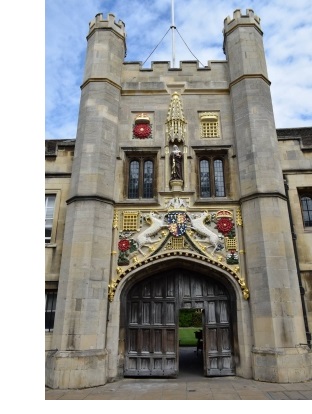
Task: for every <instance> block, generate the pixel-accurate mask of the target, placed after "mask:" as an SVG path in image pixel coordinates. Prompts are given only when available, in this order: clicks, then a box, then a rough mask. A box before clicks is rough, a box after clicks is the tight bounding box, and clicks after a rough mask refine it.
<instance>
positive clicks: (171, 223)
mask: <svg viewBox="0 0 312 414" xmlns="http://www.w3.org/2000/svg"><path fill="white" fill-rule="evenodd" d="M187 220H188V217H187V214H186V213H185V212H182V211H170V212H169V213H168V214H167V223H168V229H169V231H170V233H171V234H172V235H173V236H176V237H179V236H182V235H183V234H184V233H185V232H186V223H187Z"/></svg>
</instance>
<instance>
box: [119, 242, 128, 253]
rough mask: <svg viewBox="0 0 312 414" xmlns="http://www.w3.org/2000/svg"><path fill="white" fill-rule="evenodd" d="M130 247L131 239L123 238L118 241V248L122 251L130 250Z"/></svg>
mask: <svg viewBox="0 0 312 414" xmlns="http://www.w3.org/2000/svg"><path fill="white" fill-rule="evenodd" d="M129 248H130V243H129V240H127V239H122V240H120V242H119V243H118V249H119V250H120V251H122V252H125V251H127V250H129Z"/></svg>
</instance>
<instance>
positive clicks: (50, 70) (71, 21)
mask: <svg viewBox="0 0 312 414" xmlns="http://www.w3.org/2000/svg"><path fill="white" fill-rule="evenodd" d="M174 4H175V25H176V27H177V30H178V32H175V42H176V53H175V58H176V59H175V60H176V66H178V65H179V61H181V60H195V58H194V55H195V56H196V58H197V59H198V60H199V61H200V62H201V63H202V64H204V65H207V63H208V61H209V60H225V55H224V54H223V50H222V43H223V35H222V30H223V21H224V19H225V18H226V17H227V16H228V15H229V16H230V17H232V16H233V12H234V10H236V9H241V10H242V12H243V13H245V11H246V9H249V8H251V9H253V10H254V12H255V13H256V14H257V15H258V16H259V17H260V18H261V27H262V30H263V32H264V46H265V51H266V57H267V66H268V74H269V79H270V81H271V82H272V85H271V92H272V99H273V108H274V114H275V121H276V127H277V128H287V127H302V126H311V125H312V99H311V98H312V96H311V91H312V83H311V74H310V73H311V64H312V42H311V38H312V25H311V24H310V16H311V15H312V2H311V1H310V0H297V1H296V2H290V1H288V2H285V0H272V1H266V0H258V1H256V0H249V1H245V0H241V1H231V0H210V1H203V0H175V1H174ZM97 13H102V14H103V17H104V18H106V17H107V14H108V13H113V14H114V15H115V18H116V21H118V20H122V21H124V22H125V25H126V32H127V57H126V61H141V62H144V61H145V60H146V59H147V57H148V56H149V55H150V53H151V52H152V51H153V49H154V48H155V47H156V45H157V44H158V43H159V42H160V40H161V39H162V38H163V36H164V35H165V33H166V32H167V30H168V29H169V28H170V26H171V0H152V1H147V0H127V1H124V0H116V1H113V0H111V1H97V0H88V1H87V2H86V1H85V0H66V1H64V0H53V1H49V2H46V67H45V69H46V80H45V82H46V138H75V136H76V128H77V121H78V109H79V100H80V85H81V82H82V77H83V69H84V58H85V52H86V46H87V42H86V35H87V33H88V24H89V21H91V20H92V19H93V18H94V17H95V15H96V14H97ZM179 34H180V35H181V36H182V38H183V40H184V42H186V44H187V46H188V47H189V48H190V50H191V52H192V53H191V52H190V51H189V50H188V49H187V47H186V46H185V44H184V42H183V40H181V38H180V35H179ZM171 40H172V32H171V30H169V32H168V33H167V35H166V36H165V38H164V39H163V40H162V42H161V43H160V45H159V46H158V47H157V49H156V50H155V51H154V53H153V54H152V56H151V57H150V58H149V59H148V61H147V62H146V64H145V65H144V67H150V64H151V61H157V60H166V61H171V55H172V50H171V49H172V45H171Z"/></svg>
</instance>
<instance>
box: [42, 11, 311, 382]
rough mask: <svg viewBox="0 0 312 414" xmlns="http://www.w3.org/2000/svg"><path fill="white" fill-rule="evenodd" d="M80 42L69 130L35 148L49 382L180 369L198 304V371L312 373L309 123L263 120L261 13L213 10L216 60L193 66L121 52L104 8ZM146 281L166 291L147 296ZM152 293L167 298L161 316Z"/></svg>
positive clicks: (120, 32)
mask: <svg viewBox="0 0 312 414" xmlns="http://www.w3.org/2000/svg"><path fill="white" fill-rule="evenodd" d="M87 41H88V47H87V56H86V64H85V73H84V79H83V83H82V87H81V102H80V112H79V120H78V129H77V138H76V140H56V141H51V140H50V141H47V143H46V149H47V150H46V191H47V194H53V195H55V196H56V197H55V205H54V216H53V227H52V234H51V239H50V240H49V242H48V243H46V286H47V289H48V290H53V289H54V290H55V291H56V290H57V305H56V311H55V321H54V327H53V329H51V331H50V332H47V333H46V385H47V386H50V387H53V388H80V387H89V386H96V385H102V384H105V383H106V382H108V381H112V380H114V379H116V378H118V377H120V376H122V375H123V374H124V372H130V374H129V375H152V373H155V372H157V375H166V373H167V372H170V373H174V375H178V371H177V365H178V363H177V361H178V357H177V352H178V339H177V338H178V337H177V315H178V310H179V308H181V307H185V308H196V309H201V311H202V312H203V314H205V315H208V316H207V320H206V322H205V324H204V332H205V335H206V336H205V338H206V339H205V346H204V351H205V357H204V358H205V361H206V362H205V364H204V365H205V366H204V372H205V375H208V376H209V375H213V373H214V375H216V372H219V373H220V375H230V374H233V373H234V374H236V375H239V376H242V377H245V378H254V379H256V380H261V381H271V382H299V381H304V380H307V379H311V377H312V353H311V334H310V332H311V326H312V247H311V245H312V227H310V226H304V224H303V219H302V213H301V202H300V195H301V194H306V193H307V194H311V193H312V178H311V172H312V145H311V136H312V128H300V129H287V130H277V131H276V128H275V124H274V115H273V108H272V102H271V94H270V81H269V79H268V74H267V69H266V61H265V55H264V49H263V42H262V31H261V26H260V19H259V18H258V17H257V16H256V15H255V14H254V12H253V11H252V10H247V12H246V14H242V13H241V11H240V10H236V11H235V12H234V15H233V18H232V19H230V18H227V19H225V21H224V51H225V55H226V60H224V61H212V62H209V65H208V66H207V67H205V68H199V67H198V63H197V62H193V61H186V62H181V63H180V67H179V68H170V65H169V63H168V62H154V63H153V64H152V68H151V69H142V67H141V64H140V63H139V62H124V56H125V47H126V44H125V29H124V23H123V22H121V21H119V22H118V23H116V22H115V17H114V15H112V14H110V15H108V19H107V20H105V19H103V16H102V15H101V14H98V15H97V16H96V17H95V19H94V21H92V22H91V23H90V27H89V34H88V36H87ZM73 152H74V155H73ZM179 269H183V271H180V270H179ZM166 272H169V273H170V272H173V273H174V272H178V273H179V272H180V273H179V274H180V276H177V273H175V274H174V276H172V277H171V276H170V277H169V276H168V278H167V279H165V276H166V275H167V273H166ZM185 272H186V273H185ZM194 272H195V273H194ZM173 273H172V274H173ZM193 273H194V276H192V275H193ZM170 274H171V273H170ZM181 275H182V276H181ZM189 275H190V276H189ZM160 276H161V277H160ZM158 277H159V284H160V288H161V289H162V292H163V291H165V290H166V294H163V293H162V295H163V296H161V295H160V296H157V295H158V294H157V293H155V292H154V291H153V292H154V293H153V294H152V293H150V292H149V293H146V296H144V295H145V293H144V289H147V288H146V286H147V285H145V284H146V283H147V282H148V281H151V283H152V282H153V286H154V287H153V289H154V290H155V289H156V287H157V283H156V282H155V281H157V278H158ZM166 277H167V276H166ZM188 278H189V279H188ZM162 280H167V282H166V283H167V285H168V286H169V282H170V283H171V281H172V283H173V285H174V284H175V283H176V285H174V286H175V287H173V288H172V290H170V289H169V287H168V286H167V285H166V286H167V287H164V286H163V285H162V283H164V282H161V281H162ZM182 280H183V282H181V281H182ZM186 280H190V282H189V281H187V282H186ZM198 281H200V282H198ZM201 281H203V283H202V282H201ZM206 282H207V283H208V282H209V283H210V282H211V285H210V284H209V283H208V284H207V283H206ZM144 283H145V284H144ZM188 283H190V285H189V286H191V287H190V292H191V293H189V294H187V293H186V291H187V288H186V286H188ZM196 284H197V285H196ZM193 285H194V286H195V285H196V286H197V288H196V289H197V290H196V289H195V288H194V289H195V290H194V289H193V287H192V286H193ZM155 286H156V287H155ZM177 286H179V287H177ZM181 286H182V287H181ZM207 286H208V287H207ZM211 286H212V287H211ZM135 289H139V290H140V289H141V290H140V292H143V293H142V298H143V299H142V300H141V299H140V300H139V299H138V302H137V303H140V305H139V306H142V310H140V311H137V310H135V306H137V305H136V304H135V303H136V302H135V300H136V299H133V298H135V297H136V296H135V294H134V293H133V292H135ZM192 289H193V290H192ZM201 289H202V290H201ZM203 289H204V290H205V289H208V291H209V289H212V290H213V289H214V292H217V290H218V289H221V290H222V292H223V293H222V294H221V293H220V292H221V290H220V292H219V294H217V293H211V292H210V293H209V292H208V293H207V292H206V291H205V292H206V293H203V292H204V291H203ZM156 290H157V289H156ZM181 291H183V292H184V293H183V294H182V293H181ZM131 295H132V296H131ZM181 295H182V296H181ZM218 295H219V296H218ZM222 295H224V299H222V300H221V299H220V301H219V297H221V296H222ZM178 297H179V298H180V299H178ZM140 298H141V297H140ZM144 298H146V299H144ZM187 298H189V299H187ZM209 298H210V299H209ZM222 298H223V296H222ZM179 300H180V302H179ZM218 301H219V302H218ZM226 301H227V302H226ZM155 303H159V304H161V306H162V309H167V311H164V310H162V311H161V312H162V313H161V318H160V319H159V321H160V322H157V321H156V319H157V306H156V305H155ZM217 303H218V305H216V304H217ZM225 303H226V305H225ZM144 304H148V305H146V308H145V307H144V306H145V305H144ZM169 305H170V306H169ZM171 305H172V307H171ZM219 305H220V309H221V311H220V312H219V311H218V312H217V311H216V313H213V312H214V311H213V310H212V309H213V308H214V306H219ZM127 306H129V307H127ZM154 306H156V307H154ZM166 306H168V308H166ZM169 308H170V309H174V311H171V310H170V311H169V310H168V309H169ZM225 308H226V309H227V310H224V309H225ZM140 309H141V308H140ZM147 309H149V310H147ZM150 309H152V310H150ZM155 309H156V310H155ZM218 309H219V308H218ZM222 309H223V311H222ZM129 312H130V313H131V312H133V315H134V316H133V320H131V318H132V316H129ZM170 312H172V320H170V321H169V319H170V317H169V316H168V315H169V314H170ZM210 312H212V313H210ZM222 312H223V316H222ZM212 314H213V315H217V318H218V321H215V323H212V322H211V315H212ZM131 315H132V313H131ZM138 315H139V316H138ZM142 315H143V316H142ZM144 315H145V316H146V315H147V316H146V320H147V319H148V318H152V319H153V323H151V322H150V321H151V320H152V319H149V322H144V317H145V316H144ZM220 315H221V316H220ZM205 317H206V316H205ZM222 317H223V318H224V319H222ZM135 318H140V324H139V325H140V327H139V328H138V327H137V326H135V325H138V323H137V321H136V322H134V320H135ZM165 320H166V322H164V321H165ZM142 321H143V322H142ZM155 321H156V322H155ZM141 325H142V326H141ZM152 325H153V326H152ZM224 327H226V328H224ZM223 328H224V329H223ZM159 332H160V333H159ZM144 335H145V336H144ZM157 335H160V336H159V338H161V339H151V338H154V337H155V338H156V337H157ZM166 335H167V336H166ZM170 335H171V336H170ZM213 335H216V339H215V344H217V343H218V344H219V343H222V347H221V348H222V349H221V350H220V349H219V348H218V349H217V348H216V349H215V350H214V348H213V347H214V345H213V344H212V342H213V340H212V339H211V338H212V337H213ZM147 336H148V338H149V339H148V340H147V339H146V338H147ZM144 338H145V339H144ZM168 338H169V339H168ZM170 338H171V339H170ZM153 341H154V342H153ZM157 341H160V342H159V343H161V345H159V347H158V348H157V346H158V345H157V344H158V342H157ZM170 341H171V342H170ZM169 342H170V344H171V345H170V346H171V348H170V346H169V345H168V344H169ZM152 343H153V345H151V344H152ZM142 344H143V345H142ZM149 346H150V348H149ZM166 347H167V348H166ZM218 347H219V345H218ZM152 348H153V349H152ZM156 348H157V349H156ZM165 348H166V349H165ZM169 348H170V349H169ZM157 350H158V351H157ZM156 351H157V352H158V353H159V357H156V356H155V354H156V353H157V352H156ZM144 364H145V365H144ZM151 364H154V365H153V367H152V366H151ZM159 364H160V365H159ZM162 364H167V365H166V367H167V368H166V367H165V366H164V365H162ZM168 364H172V365H171V366H170V368H168V366H169V365H168ZM160 366H161V368H159V367H160ZM166 369H168V371H166ZM131 373H132V374H131Z"/></svg>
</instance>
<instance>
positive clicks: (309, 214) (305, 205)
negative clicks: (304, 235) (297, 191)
mask: <svg viewBox="0 0 312 414" xmlns="http://www.w3.org/2000/svg"><path fill="white" fill-rule="evenodd" d="M300 202H301V210H302V217H303V225H304V227H311V226H312V196H310V195H302V196H301V197H300Z"/></svg>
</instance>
